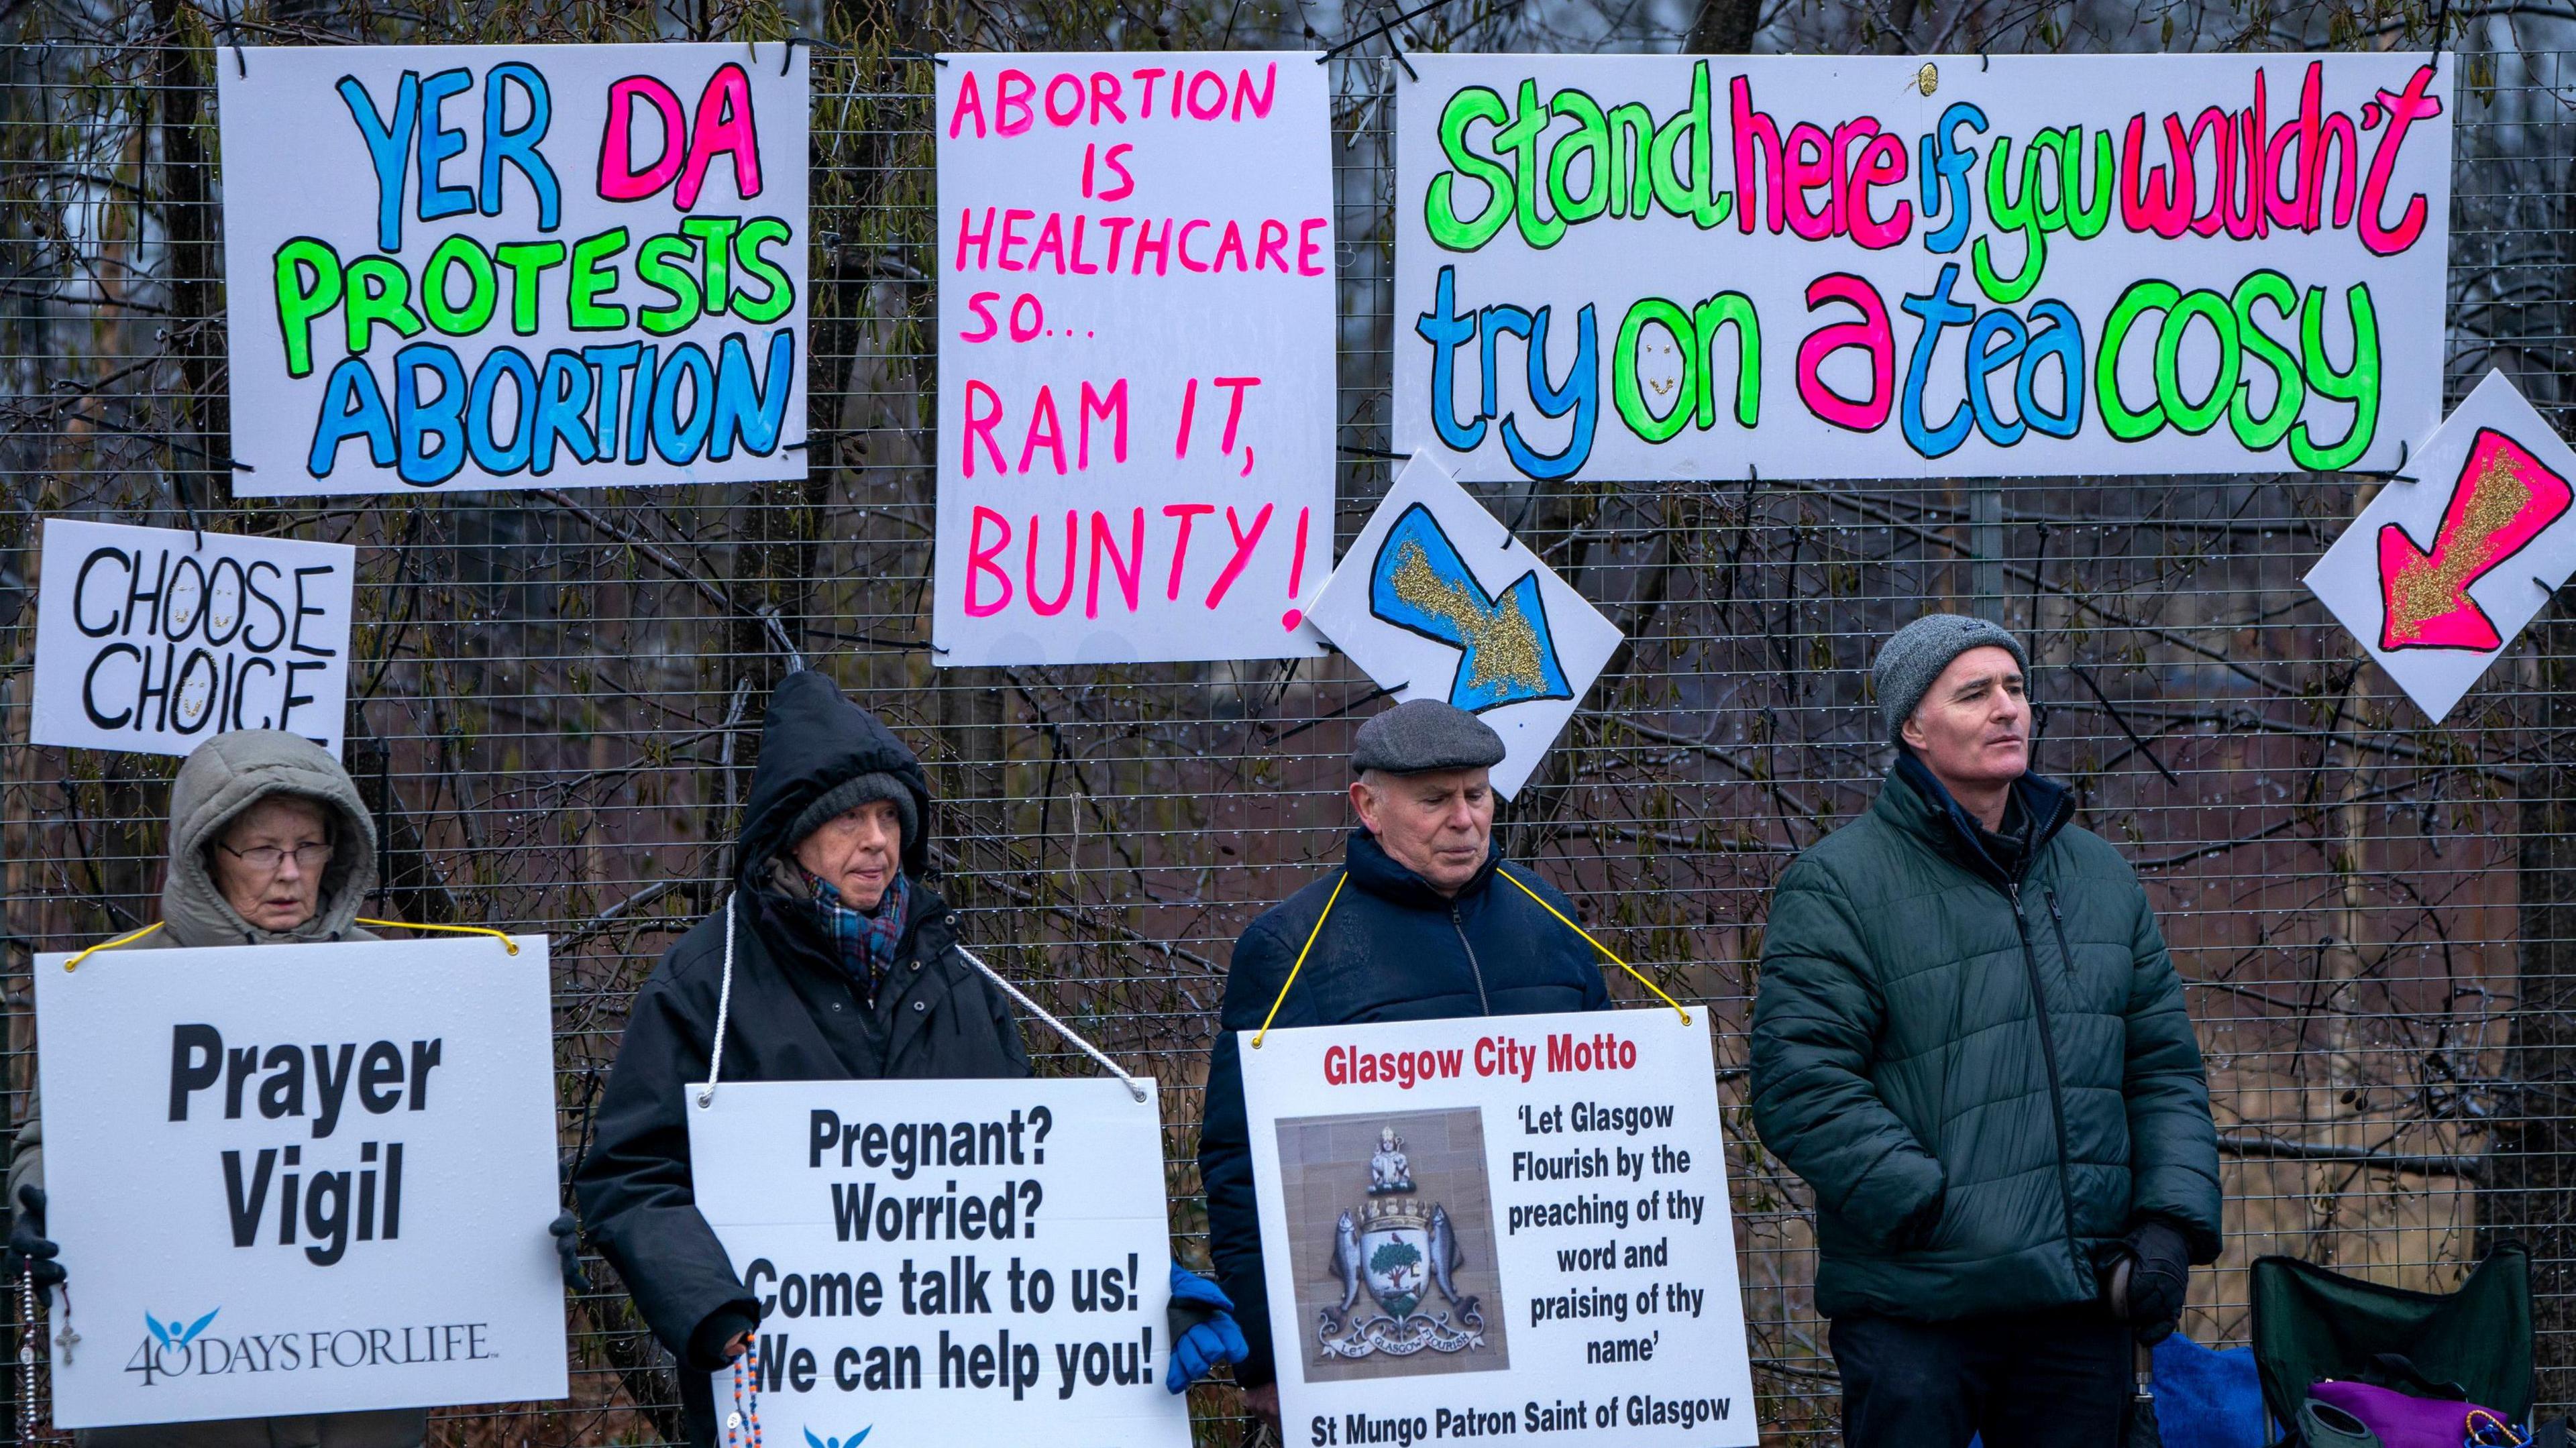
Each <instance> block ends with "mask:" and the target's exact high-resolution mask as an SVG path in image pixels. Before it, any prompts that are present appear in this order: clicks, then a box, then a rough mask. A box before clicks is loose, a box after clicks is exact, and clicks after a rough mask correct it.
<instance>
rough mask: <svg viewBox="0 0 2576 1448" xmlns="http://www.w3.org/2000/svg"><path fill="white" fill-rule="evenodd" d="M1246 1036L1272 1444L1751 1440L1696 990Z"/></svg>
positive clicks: (1686, 1444)
mask: <svg viewBox="0 0 2576 1448" xmlns="http://www.w3.org/2000/svg"><path fill="white" fill-rule="evenodd" d="M1252 1034H1253V1033H1252V1032H1249V1031H1245V1032H1241V1033H1240V1038H1241V1041H1242V1044H1243V1048H1244V1049H1243V1096H1244V1110H1245V1115H1246V1116H1247V1118H1248V1119H1249V1121H1250V1124H1251V1129H1252V1172H1253V1183H1254V1187H1255V1190H1256V1192H1257V1194H1258V1197H1259V1202H1260V1209H1261V1243H1262V1267H1263V1272H1264V1278H1265V1280H1266V1282H1267V1283H1268V1285H1269V1289H1270V1323H1271V1336H1272V1341H1273V1342H1274V1343H1275V1344H1276V1348H1275V1352H1276V1357H1277V1366H1278V1373H1279V1407H1280V1421H1281V1423H1282V1424H1283V1425H1284V1426H1285V1428H1286V1436H1287V1440H1288V1441H1289V1442H1292V1443H1345V1444H1347V1443H1404V1442H1410V1443H1422V1442H1434V1443H1437V1442H1445V1441H1448V1440H1451V1439H1459V1438H1490V1437H1497V1436H1501V1435H1504V1434H1522V1435H1545V1441H1547V1442H1550V1443H1562V1444H1568V1445H1576V1448H1584V1445H1609V1444H1616V1445H1623V1448H1624V1445H1630V1444H1652V1445H1663V1448H1736V1445H1747V1444H1751V1443H1753V1442H1755V1441H1756V1440H1757V1439H1758V1437H1759V1436H1760V1433H1759V1430H1758V1428H1757V1427H1756V1426H1755V1423H1754V1417H1753V1369H1752V1364H1751V1362H1750V1360H1749V1359H1748V1358H1747V1357H1746V1355H1745V1338H1744V1306H1743V1298H1742V1296H1741V1295H1740V1294H1739V1292H1738V1289H1737V1285H1736V1274H1735V1232H1734V1219H1733V1216H1732V1214H1731V1212H1730V1209H1729V1204H1728V1198H1727V1192H1726V1151H1725V1145H1724V1143H1723V1142H1722V1141H1721V1140H1720V1139H1719V1136H1718V1106H1717V1076H1716V1064H1715V1058H1714V1056H1713V1054H1712V1051H1711V1047H1710V1044H1709V1034H1708V1014H1707V1012H1706V1011H1705V1010H1702V1009H1693V1010H1692V1011H1691V1012H1690V1014H1689V1019H1688V1021H1687V1022H1686V1023H1685V1022H1683V1021H1681V1020H1678V1019H1677V1018H1676V1016H1675V1014H1674V1012H1672V1011H1671V1010H1668V1009H1665V1010H1629V1011H1617V1012H1607V1013H1604V1012H1577V1013H1569V1014H1564V1015H1543V1016H1490V1017H1483V1018H1470V1019H1465V1020H1445V1021H1418V1022H1404V1023H1398V1024H1387V1025H1364V1026H1316V1027H1309V1028H1304V1029H1299V1030H1279V1031H1272V1032H1270V1033H1269V1036H1268V1038H1267V1039H1266V1040H1265V1041H1264V1042H1263V1043H1262V1046H1261V1049H1260V1050H1257V1051H1256V1050H1253V1049H1252V1044H1251V1039H1252Z"/></svg>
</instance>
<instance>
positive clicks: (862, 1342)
mask: <svg viewBox="0 0 2576 1448" xmlns="http://www.w3.org/2000/svg"><path fill="white" fill-rule="evenodd" d="M686 1089H687V1091H688V1092H689V1113H688V1120H689V1168H690V1176H691V1179H692V1181H693V1182H694V1184H695V1190H696V1194H697V1204H698V1211H699V1212H700V1213H701V1214H703V1215H704V1216H705V1217H706V1219H707V1225H709V1226H711V1227H713V1228H715V1231H716V1236H717V1237H718V1238H719V1239H721V1240H722V1241H723V1242H724V1245H725V1251H726V1253H727V1254H728V1255H730V1256H731V1257H732V1258H733V1266H734V1270H735V1271H736V1272H738V1273H740V1274H741V1275H742V1280H743V1283H744V1285H746V1286H748V1287H749V1288H750V1289H751V1290H752V1292H753V1293H754V1294H756V1295H757V1296H758V1297H759V1298H760V1312H761V1323H760V1331H759V1334H758V1338H757V1347H756V1351H757V1359H756V1361H751V1362H747V1364H746V1370H745V1371H744V1372H743V1373H741V1374H739V1375H738V1374H736V1373H733V1372H730V1371H728V1372H721V1373H718V1374H716V1377H715V1401H716V1414H717V1416H718V1417H719V1418H723V1417H726V1416H727V1415H729V1414H730V1413H733V1412H741V1413H743V1414H744V1417H745V1421H746V1422H748V1421H749V1419H750V1415H751V1413H752V1412H753V1411H754V1410H755V1409H756V1410H757V1412H758V1414H759V1420H760V1427H761V1430H762V1431H763V1432H764V1433H765V1434H767V1435H768V1436H769V1438H770V1440H771V1441H773V1442H778V1443H808V1442H811V1443H841V1444H852V1443H856V1442H858V1441H859V1440H860V1439H861V1438H862V1437H870V1438H871V1441H874V1442H880V1443H934V1442H953V1443H977V1442H994V1443H1035V1442H1044V1443H1046V1444H1048V1445H1049V1448H1189V1442H1190V1420H1189V1409H1188V1405H1187V1402H1186V1400H1185V1399H1183V1398H1180V1397H1178V1396H1175V1395H1173V1394H1171V1393H1168V1392H1166V1391H1164V1389H1163V1374H1164V1371H1165V1369H1166V1368H1167V1367H1168V1365H1169V1362H1170V1356H1171V1340H1170V1339H1171V1333H1170V1330H1169V1327H1168V1324H1167V1322H1166V1320H1165V1313H1166V1312H1167V1310H1168V1309H1169V1307H1170V1304H1171V1277H1170V1266H1171V1238H1170V1232H1169V1227H1168V1225H1167V1224H1166V1222H1165V1220H1164V1201H1163V1151H1162V1120H1163V1118H1162V1112H1161V1108H1160V1107H1159V1106H1158V1105H1157V1104H1156V1096H1155V1093H1154V1092H1153V1091H1152V1090H1151V1088H1150V1084H1149V1085H1148V1089H1147V1091H1146V1094H1145V1099H1143V1100H1141V1101H1140V1100H1138V1099H1137V1098H1136V1096H1135V1095H1134V1094H1133V1093H1132V1092H1130V1091H1129V1090H1128V1088H1127V1087H1126V1085H1125V1084H1124V1083H1121V1082H1117V1081H1098V1080H1088V1081H1059V1080H1050V1081H754V1082H746V1081H728V1082H725V1083H723V1084H722V1085H720V1086H717V1087H716V1088H715V1089H714V1091H713V1092H712V1094H711V1095H710V1094H708V1093H707V1092H706V1090H705V1088H703V1087H702V1086H690V1087H687V1088H686Z"/></svg>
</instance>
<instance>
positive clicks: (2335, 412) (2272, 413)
mask: <svg viewBox="0 0 2576 1448" xmlns="http://www.w3.org/2000/svg"><path fill="white" fill-rule="evenodd" d="M2454 65H2455V62H2454V61H2453V59H2452V58H2451V57H2449V56H2445V55H2424V54H2401V53H2397V52H2387V51H2375V52H2368V53H2362V54H2348V53H2339V54H2333V55H2264V56H2252V55H2190V56H2182V55H2173V56H2162V55H2098V56H2055V55H2052V56H2008V55H1998V56H1995V57H1993V58H1992V59H1991V60H1988V59H1987V58H1986V57H1983V56H1974V55H1971V56H1953V57H1940V58H1936V59H1930V60H1927V59H1925V58H1923V57H1921V56H1902V57H1899V56H1861V57H1847V56H1834V57H1825V56H1763V57H1757V58H1741V57H1734V56H1725V57H1695V56H1687V55H1677V56H1642V55H1641V56H1609V55H1604V56H1546V55H1417V56H1414V57H1412V58H1411V65H1410V69H1411V70H1413V71H1416V72H1418V73H1419V75H1420V79H1419V80H1418V81H1404V80H1399V81H1398V82H1397V90H1398V95H1397V97H1396V107H1395V113H1396V126H1397V136H1396V168H1395V186H1396V207H1395V211H1396V227H1397V231H1396V271H1395V328H1394V332H1395V390H1394V397H1395V445H1396V447H1397V448H1398V449H1399V450H1404V451H1410V450H1411V449H1414V448H1417V447H1422V448H1430V449H1432V450H1433V451H1434V455H1435V456H1438V457H1440V458H1441V459H1442V460H1443V461H1444V462H1446V463H1447V464H1448V465H1449V467H1450V469H1451V470H1452V471H1453V472H1454V473H1456V475H1457V476H1458V478H1459V479H1460V480H1461V481H1464V482H1496V481H1513V482H1518V481H1522V480H1524V479H1538V480H1543V481H1558V480H1563V479H1569V478H1587V479H1589V478H1687V479H1695V480H1704V479H1709V478H1741V477H1744V476H1746V474H1747V470H1748V469H1751V470H1753V471H1755V472H1757V473H1758V474H1759V475H1761V476H1763V477H1779V478H1920V477H1932V478H1953V477H2027V476H2034V475H2039V476H2058V475H2064V474H2105V473H2230V472H2256V471H2281V470H2285V469H2290V468H2301V469H2307V470H2310V471H2328V470H2333V469H2338V468H2361V469H2380V468H2387V467H2390V466H2393V465H2394V464H2395V462H2396V461H2397V457H2398V452H2399V448H2400V446H2401V445H2402V444H2403V442H2404V440H2406V439H2408V438H2420V437H2422V436H2424V435H2425V434H2426V433H2428V432H2430V431H2431V430H2432V428H2433V424H2434V423H2435V422H2436V421H2437V420H2438V419H2439V416H2440V409H2441V400H2442V319H2443V310H2442V309H2443V273H2444V267H2445V264H2446V262H2447V259H2448V255H2449V241H2450V234H2449V223H2450V214H2451V123H2452V115H2453V107H2452V105H2451V103H2450V102H2451V88H2452V72H2453V69H2454Z"/></svg>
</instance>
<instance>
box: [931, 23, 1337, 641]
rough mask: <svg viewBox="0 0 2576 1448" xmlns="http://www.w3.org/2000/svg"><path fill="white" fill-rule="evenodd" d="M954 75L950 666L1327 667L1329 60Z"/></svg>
mask: <svg viewBox="0 0 2576 1448" xmlns="http://www.w3.org/2000/svg"><path fill="white" fill-rule="evenodd" d="M938 87H939V90H938V110H937V113H936V118H937V123H938V141H939V222H940V230H939V517H938V541H937V556H936V566H935V568H934V570H933V573H934V577H933V585H934V590H933V591H934V609H933V637H935V638H936V639H937V641H938V652H937V653H936V654H935V655H934V658H935V661H936V662H938V663H940V664H944V665H950V666H955V665H965V664H1078V663H1124V662H1130V661H1140V662H1141V661H1172V660H1201V659H1267V658H1294V657H1300V656H1305V655H1312V654H1315V653H1318V652H1320V651H1321V646H1320V643H1319V642H1318V640H1317V639H1316V638H1315V636H1314V633H1313V632H1312V631H1311V630H1308V629H1305V628H1302V627H1300V620H1301V618H1302V616H1303V610H1304V608H1305V603H1306V600H1307V599H1308V598H1309V597H1310V596H1311V595H1312V593H1313V591H1314V589H1315V588H1316V587H1318V586H1319V585H1321V584H1322V583H1323V581H1324V575H1325V573H1327V572H1328V571H1330V569H1331V566H1332V552H1333V475H1334V461H1333V438H1334V410H1333V389H1334V380H1335V358H1334V335H1335V333H1334V327H1335V322H1334V315H1335V314H1334V291H1333V285H1334V284H1333V268H1334V239H1333V170H1332V150H1331V135H1332V116H1331V107H1330V96H1329V94H1328V93H1327V90H1326V85H1325V71H1324V68H1323V67H1322V66H1319V65H1317V64H1315V58H1314V56H1312V55H1311V54H1303V53H1298V52H1289V51H1224V52H1211V53H1205V54H1187V53H1181V54H1173V53H1154V54H1142V53H1132V52H1118V53H1098V54H1030V55H980V54H954V55H948V56H943V57H941V65H940V67H939V73H938Z"/></svg>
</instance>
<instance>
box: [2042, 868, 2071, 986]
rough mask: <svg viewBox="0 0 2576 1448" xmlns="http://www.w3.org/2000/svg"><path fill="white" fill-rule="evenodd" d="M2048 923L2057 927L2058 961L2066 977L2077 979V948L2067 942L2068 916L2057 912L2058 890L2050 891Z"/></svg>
mask: <svg viewBox="0 0 2576 1448" xmlns="http://www.w3.org/2000/svg"><path fill="white" fill-rule="evenodd" d="M2048 923H2049V924H2051V925H2053V926H2055V927H2056V928H2057V962H2058V964H2059V965H2060V966H2062V967H2064V969H2065V971H2066V978H2067V979H2068V980H2073V979H2075V948H2074V947H2073V946H2071V945H2068V944H2067V943H2066V917H2065V916H2063V915H2060V914H2058V913H2057V892H2056V891H2054V890H2051V891H2049V892H2048Z"/></svg>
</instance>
